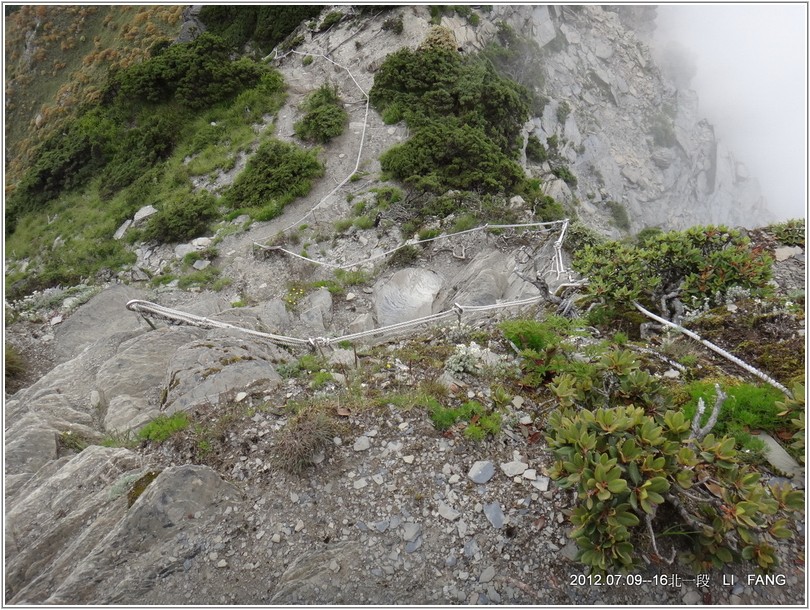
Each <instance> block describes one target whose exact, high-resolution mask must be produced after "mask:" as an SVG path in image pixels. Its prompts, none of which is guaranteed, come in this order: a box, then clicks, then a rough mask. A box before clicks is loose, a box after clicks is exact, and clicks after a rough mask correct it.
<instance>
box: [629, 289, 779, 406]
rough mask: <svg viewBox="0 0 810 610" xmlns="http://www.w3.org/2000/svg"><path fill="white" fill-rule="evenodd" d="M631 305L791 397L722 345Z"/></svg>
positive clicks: (766, 376) (776, 382)
mask: <svg viewBox="0 0 810 610" xmlns="http://www.w3.org/2000/svg"><path fill="white" fill-rule="evenodd" d="M633 306H634V307H635V308H636V309H638V310H639V311H640V312H641V313H643V314H644V315H645V316H647V317H648V318H650V319H652V320H655V321H656V322H659V323H661V324H663V325H664V326H668V327H670V328H674V329H675V330H677V331H679V332H682V333H683V334H685V335H686V336H687V337H689V338H691V339H694V340H695V341H697V342H698V343H702V344H703V345H705V346H706V347H708V348H709V349H710V350H712V351H713V352H716V353H717V354H720V355H721V356H722V357H723V358H725V359H726V360H728V361H729V362H732V363H734V364H736V365H737V366H739V367H740V368H742V369H745V370H746V371H748V372H749V373H751V374H752V375H756V376H757V377H759V378H760V379H762V380H763V381H765V382H766V383H769V384H770V385H772V386H773V387H775V388H776V389H777V390H779V391H780V392H782V393H784V394H785V395H786V396H788V397H789V398H793V392H791V391H790V390H788V389H787V388H786V387H785V386H783V385H782V384H781V383H779V382H778V381H776V380H775V379H774V378H773V377H770V376H768V375H766V374H765V373H763V372H762V371H760V370H759V369H757V368H754V367H753V366H751V365H750V364H748V363H747V362H744V361H743V360H740V359H739V358H737V356H735V355H734V354H731V353H729V352H727V351H726V350H724V349H723V348H722V347H720V346H718V345H715V344H714V343H712V342H711V341H707V340H706V339H703V338H702V337H701V336H700V335H698V334H697V333H694V332H692V331H691V330H689V329H688V328H684V327H683V326H681V325H680V324H675V323H674V322H670V321H669V320H667V319H666V318H662V317H661V316H658V315H655V314H654V313H652V312H651V311H648V310H647V309H645V308H644V307H643V306H642V305H640V304H639V303H638V302H637V301H633Z"/></svg>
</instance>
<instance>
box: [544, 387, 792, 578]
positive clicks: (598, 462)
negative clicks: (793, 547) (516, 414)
mask: <svg viewBox="0 0 810 610" xmlns="http://www.w3.org/2000/svg"><path fill="white" fill-rule="evenodd" d="M572 405H573V403H572V402H571V401H566V404H564V405H563V406H562V408H561V409H560V410H558V411H555V412H554V413H552V415H551V417H550V418H549V430H550V433H549V435H548V437H547V440H548V443H549V446H550V447H551V449H552V451H553V452H554V454H555V455H556V457H557V461H556V462H555V464H554V467H553V469H552V471H551V476H552V478H554V479H555V480H557V481H558V485H560V486H561V487H562V488H572V489H574V490H575V491H576V492H577V497H578V500H579V502H578V505H577V507H576V508H575V509H574V511H573V513H572V515H571V521H572V523H573V524H574V526H575V527H574V530H573V532H572V533H571V536H572V538H573V539H574V540H575V541H576V543H577V545H578V546H579V549H580V550H579V553H578V556H577V557H578V559H579V561H581V562H582V563H584V564H586V565H588V566H591V568H592V569H594V570H596V571H597V572H599V573H604V572H606V571H611V570H615V569H617V568H618V569H633V568H634V567H637V566H639V565H640V558H639V554H638V546H639V536H640V535H642V534H641V532H645V531H649V532H651V534H650V535H651V536H652V535H654V534H652V532H654V531H655V530H653V529H652V527H653V526H652V525H650V529H648V528H645V527H644V524H643V522H642V520H645V521H647V522H648V523H650V524H652V523H654V522H655V519H656V517H658V516H659V511H661V512H663V507H664V504H665V503H666V502H669V503H672V502H673V499H674V501H675V502H677V503H678V506H680V507H681V512H680V519H679V520H678V521H676V524H675V525H672V515H673V513H668V514H669V515H670V516H669V517H668V518H667V525H668V526H669V528H668V533H669V534H672V533H675V532H677V533H678V534H679V535H680V537H681V539H682V541H683V542H684V543H687V544H688V545H689V550H688V551H687V552H686V553H685V558H686V559H689V560H691V561H692V563H693V564H694V565H695V568H696V569H698V570H706V569H708V568H709V567H715V568H718V569H722V568H723V566H724V565H725V564H729V563H732V562H735V561H740V560H742V559H745V560H749V561H754V562H756V563H757V564H758V565H759V567H761V568H762V569H765V570H768V569H770V568H772V567H773V566H774V564H775V560H776V558H775V555H774V548H773V546H772V545H771V544H770V541H771V540H773V539H774V538H777V539H780V538H790V537H792V534H791V532H790V529H789V528H788V527H787V521H786V520H785V519H782V518H778V519H777V518H776V517H778V516H780V515H779V514H778V513H779V512H782V514H784V513H785V512H794V511H800V510H801V509H802V508H803V505H804V498H803V494H802V493H801V492H799V491H793V490H792V488H791V486H790V484H784V485H782V484H779V483H777V482H772V483H771V484H770V485H768V486H767V487H766V486H764V485H763V484H761V483H760V480H759V479H760V475H759V473H757V472H756V471H754V470H753V469H752V468H751V467H749V466H747V465H745V464H742V463H741V462H740V460H739V454H738V452H737V451H736V450H735V448H734V439H733V438H729V437H722V438H718V437H716V436H715V435H714V434H712V433H709V434H708V435H706V436H705V437H704V438H699V437H695V436H694V435H693V434H692V433H691V431H690V421H689V420H688V419H687V418H686V417H685V416H684V414H683V413H679V412H675V411H666V412H665V413H663V414H659V413H654V414H647V413H645V411H644V409H642V408H641V407H637V406H632V405H630V406H617V407H598V408H595V409H594V410H588V409H580V410H574V409H573V408H572ZM698 472H700V473H704V474H703V475H702V476H701V477H698V476H696V475H697V473H698ZM707 475H708V476H707ZM718 498H719V501H717V499H718ZM657 537H658V542H657V545H656V544H655V540H654V539H650V541H648V544H650V545H651V546H652V552H653V553H654V554H655V555H658V556H664V555H669V554H670V552H671V551H670V548H669V547H668V546H666V547H663V548H662V546H663V540H664V537H663V536H662V535H661V533H660V529H659V533H658V536H657Z"/></svg>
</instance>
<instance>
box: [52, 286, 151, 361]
mask: <svg viewBox="0 0 810 610" xmlns="http://www.w3.org/2000/svg"><path fill="white" fill-rule="evenodd" d="M144 298H146V293H145V292H143V291H142V290H138V289H136V288H132V287H130V286H125V285H122V284H119V285H115V286H111V287H110V288H107V289H106V290H103V291H102V292H100V293H99V294H97V295H96V296H94V297H93V298H92V299H90V300H89V301H88V302H87V303H85V304H84V305H82V306H81V307H79V308H78V309H77V310H76V311H75V312H74V313H73V315H71V316H70V317H69V318H68V319H67V320H65V321H64V322H62V324H61V325H59V326H58V327H57V328H56V333H55V334H56V346H55V349H54V361H55V362H56V363H62V362H65V361H66V360H69V359H70V358H72V357H73V356H76V355H77V354H79V353H80V352H81V351H82V350H83V349H84V348H85V347H87V346H88V345H89V344H91V343H93V342H95V341H97V340H99V339H101V338H103V337H107V336H109V335H112V334H114V333H120V332H122V331H129V330H139V329H146V328H148V326H147V324H146V322H144V321H143V320H142V319H141V317H140V316H139V315H138V314H135V313H133V312H131V311H128V310H127V308H126V305H127V302H128V301H130V300H131V299H144Z"/></svg>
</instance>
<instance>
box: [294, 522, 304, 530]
mask: <svg viewBox="0 0 810 610" xmlns="http://www.w3.org/2000/svg"><path fill="white" fill-rule="evenodd" d="M302 529H304V522H303V521H302V520H301V519H299V520H298V523H296V524H295V531H296V532H300V531H301V530H302Z"/></svg>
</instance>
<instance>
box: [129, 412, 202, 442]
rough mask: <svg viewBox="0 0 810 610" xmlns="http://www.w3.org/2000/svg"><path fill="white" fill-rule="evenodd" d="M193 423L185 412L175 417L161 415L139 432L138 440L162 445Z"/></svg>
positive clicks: (178, 413) (176, 414)
mask: <svg viewBox="0 0 810 610" xmlns="http://www.w3.org/2000/svg"><path fill="white" fill-rule="evenodd" d="M190 423H191V422H190V421H189V419H188V415H186V414H185V413H184V412H183V411H178V412H177V413H175V414H174V415H159V416H158V417H156V418H155V419H153V420H152V421H151V422H149V423H148V424H146V425H145V426H144V427H143V428H141V429H140V430H139V431H138V438H141V439H143V440H148V441H152V442H154V443H162V442H163V441H165V440H167V439H168V438H169V437H170V436H172V435H173V434H175V433H176V432H180V431H182V430H185V429H186V428H188V426H189V424H190Z"/></svg>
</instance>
